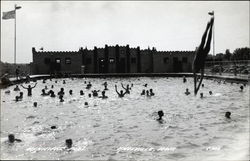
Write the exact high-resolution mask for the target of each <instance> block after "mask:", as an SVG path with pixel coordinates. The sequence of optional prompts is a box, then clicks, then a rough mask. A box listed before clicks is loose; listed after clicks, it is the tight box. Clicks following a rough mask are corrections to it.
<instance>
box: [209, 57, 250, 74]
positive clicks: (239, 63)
mask: <svg viewBox="0 0 250 161" xmlns="http://www.w3.org/2000/svg"><path fill="white" fill-rule="evenodd" d="M205 73H206V74H212V75H216V74H219V75H232V76H242V77H247V76H248V75H249V73H250V60H236V61H209V62H206V63H205Z"/></svg>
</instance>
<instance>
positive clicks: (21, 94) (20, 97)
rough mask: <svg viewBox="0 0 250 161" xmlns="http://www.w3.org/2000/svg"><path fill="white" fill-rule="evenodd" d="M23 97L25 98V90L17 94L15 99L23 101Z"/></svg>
mask: <svg viewBox="0 0 250 161" xmlns="http://www.w3.org/2000/svg"><path fill="white" fill-rule="evenodd" d="M22 99H23V92H20V95H19V96H16V98H15V101H16V102H18V101H21V100H22Z"/></svg>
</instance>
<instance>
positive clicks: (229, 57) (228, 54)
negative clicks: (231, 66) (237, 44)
mask: <svg viewBox="0 0 250 161" xmlns="http://www.w3.org/2000/svg"><path fill="white" fill-rule="evenodd" d="M231 56H232V53H230V50H229V49H227V50H226V51H225V55H224V59H226V60H231Z"/></svg>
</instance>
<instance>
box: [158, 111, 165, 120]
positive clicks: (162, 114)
mask: <svg viewBox="0 0 250 161" xmlns="http://www.w3.org/2000/svg"><path fill="white" fill-rule="evenodd" d="M158 116H159V118H158V119H157V121H163V119H162V116H164V112H163V111H162V110H160V111H158Z"/></svg>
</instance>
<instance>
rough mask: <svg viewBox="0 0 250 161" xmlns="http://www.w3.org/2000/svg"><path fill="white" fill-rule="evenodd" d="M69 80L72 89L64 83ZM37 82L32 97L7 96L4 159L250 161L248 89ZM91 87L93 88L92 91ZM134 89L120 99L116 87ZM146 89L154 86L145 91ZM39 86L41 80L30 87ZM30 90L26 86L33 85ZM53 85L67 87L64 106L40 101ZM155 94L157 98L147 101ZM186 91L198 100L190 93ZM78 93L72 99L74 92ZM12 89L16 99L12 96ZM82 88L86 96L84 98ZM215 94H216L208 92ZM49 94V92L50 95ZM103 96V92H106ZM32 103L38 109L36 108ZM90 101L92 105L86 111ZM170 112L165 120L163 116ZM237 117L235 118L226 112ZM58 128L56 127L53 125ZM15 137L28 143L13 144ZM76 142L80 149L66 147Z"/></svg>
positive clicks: (153, 81) (137, 81)
mask: <svg viewBox="0 0 250 161" xmlns="http://www.w3.org/2000/svg"><path fill="white" fill-rule="evenodd" d="M63 80H66V84H63ZM57 81H58V83H55V79H52V81H50V80H47V81H46V83H42V80H38V81H37V83H38V84H37V86H36V88H34V89H33V90H32V93H33V95H32V97H28V96H27V90H26V89H23V88H22V87H20V89H21V91H22V92H24V98H23V100H22V101H19V102H15V101H14V99H15V96H17V95H19V92H16V91H13V89H14V87H15V86H11V87H9V88H7V89H2V90H1V159H44V160H45V159H53V160H56V159H67V160H73V159H74V160H80V159H81V160H222V159H223V160H239V159H246V160H248V159H249V86H248V85H247V86H246V87H244V90H243V91H242V92H241V91H240V84H236V83H234V84H231V83H225V84H224V83H223V82H222V83H220V84H219V83H218V82H216V81H214V80H207V79H205V80H203V83H204V87H203V88H201V89H200V91H199V93H200V92H203V93H204V98H202V99H201V98H200V96H199V94H198V95H197V96H194V94H193V79H191V78H187V82H186V83H183V80H182V78H148V77H137V78H106V79H102V78H99V79H97V78H79V79H77V78H75V79H74V80H71V79H70V78H67V79H57ZM84 81H87V82H89V81H90V82H91V83H92V85H93V86H92V87H91V89H90V90H88V89H86V88H85V87H86V84H85V83H84ZM105 81H106V82H107V83H108V88H109V90H107V91H106V95H107V96H108V99H101V98H93V97H91V98H89V97H88V93H91V90H94V89H96V90H99V89H100V90H101V91H102V90H103V89H104V87H103V85H102V84H103V83H104V82H105ZM121 83H123V84H124V85H126V84H132V83H133V87H132V90H131V93H130V94H127V95H125V97H123V98H119V97H118V96H117V94H116V92H115V88H114V86H115V84H116V85H117V86H118V90H121V89H122V88H121ZM145 83H147V84H148V86H147V87H144V86H143V85H144V84H145ZM31 84H32V85H33V84H34V82H32V83H31ZM27 85H28V84H24V86H27ZM45 85H47V87H48V88H49V90H50V87H51V85H54V88H53V90H54V91H55V94H57V92H59V90H60V88H62V87H63V88H64V90H65V96H64V102H60V101H59V98H58V97H56V98H51V97H49V96H41V90H42V89H43V88H44V87H45ZM150 88H152V89H153V91H154V93H155V96H152V97H147V96H141V95H140V93H141V91H142V90H143V89H146V90H147V89H150ZM186 88H189V90H190V92H191V94H190V95H185V94H184V92H185V90H186ZM70 89H72V90H73V95H69V90H70ZM7 90H10V93H9V94H6V93H5V92H6V91H7ZM80 90H83V92H84V93H85V94H84V95H83V96H80ZM210 90H211V91H212V92H213V94H212V95H209V91H210ZM47 91H48V90H47ZM99 95H101V92H99ZM33 102H37V103H38V106H37V107H33ZM84 102H88V104H89V105H88V106H85V105H84ZM159 110H163V111H164V116H163V119H164V121H163V122H158V121H157V120H156V119H157V118H158V115H157V111H159ZM227 111H230V112H231V113H232V115H231V119H226V118H225V112H227ZM53 125H54V126H56V127H57V128H56V129H51V128H50V127H51V126H53ZM10 133H13V134H15V137H16V138H18V139H21V140H22V142H20V143H14V144H10V143H8V142H7V137H8V134H10ZM69 138H71V139H72V140H73V147H72V148H71V150H69V149H65V140H66V139H69Z"/></svg>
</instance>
